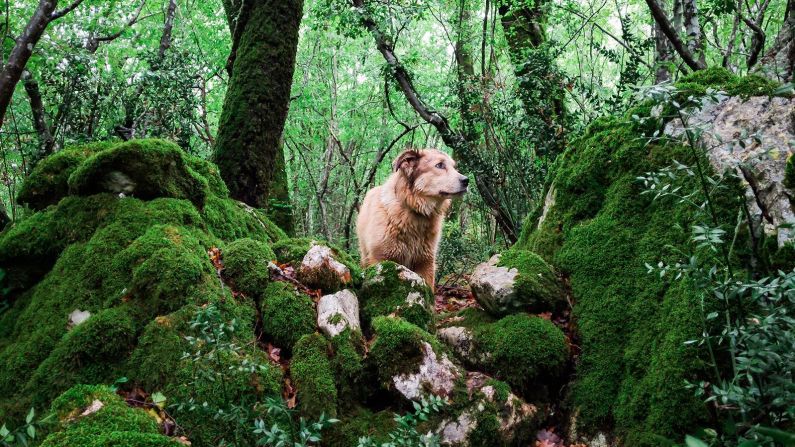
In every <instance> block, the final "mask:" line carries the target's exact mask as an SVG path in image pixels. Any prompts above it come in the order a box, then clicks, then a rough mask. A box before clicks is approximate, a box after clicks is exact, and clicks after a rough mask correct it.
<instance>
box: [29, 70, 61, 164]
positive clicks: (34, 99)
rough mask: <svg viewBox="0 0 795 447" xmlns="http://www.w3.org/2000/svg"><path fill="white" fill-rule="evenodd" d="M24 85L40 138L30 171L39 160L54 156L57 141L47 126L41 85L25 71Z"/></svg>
mask: <svg viewBox="0 0 795 447" xmlns="http://www.w3.org/2000/svg"><path fill="white" fill-rule="evenodd" d="M22 84H23V85H24V87H25V92H26V93H27V94H28V98H29V99H30V112H31V115H32V116H33V128H34V129H36V133H37V134H38V136H39V150H38V152H37V153H36V154H34V155H33V159H32V160H31V161H30V169H33V167H34V166H36V163H38V161H39V160H41V159H43V158H44V157H46V156H48V155H50V154H52V151H53V147H54V146H55V139H54V138H53V136H52V133H51V132H50V126H49V125H48V124H47V118H46V117H47V112H45V110H44V102H43V101H42V99H41V91H39V83H38V82H36V80H35V79H33V76H32V75H31V74H30V72H29V71H27V70H25V71H24V72H23V73H22Z"/></svg>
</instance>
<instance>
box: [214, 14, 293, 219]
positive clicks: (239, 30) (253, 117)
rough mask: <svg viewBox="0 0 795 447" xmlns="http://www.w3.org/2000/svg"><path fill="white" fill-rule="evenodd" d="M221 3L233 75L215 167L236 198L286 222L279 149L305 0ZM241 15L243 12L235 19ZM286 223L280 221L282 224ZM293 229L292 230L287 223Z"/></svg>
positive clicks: (287, 214) (286, 203)
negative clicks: (263, 209) (226, 28)
mask: <svg viewBox="0 0 795 447" xmlns="http://www.w3.org/2000/svg"><path fill="white" fill-rule="evenodd" d="M243 3H244V4H245V5H248V6H243V7H241V5H240V3H239V1H235V0H224V8H225V9H226V14H227V18H228V19H229V25H230V29H231V30H232V36H233V42H232V48H233V52H234V54H233V55H230V61H232V64H231V66H230V69H231V76H230V79H229V87H228V89H227V92H226V98H225V100H224V107H223V111H222V113H221V118H220V121H219V126H218V136H217V138H216V145H215V162H216V163H217V164H218V167H219V169H220V172H221V176H222V177H223V179H224V181H225V182H226V184H227V186H228V187H229V191H230V194H231V195H232V197H234V198H235V199H237V200H240V201H242V202H245V203H247V204H249V205H251V206H254V207H257V208H266V209H268V208H269V206H270V204H271V201H273V203H274V204H278V206H277V207H274V208H271V209H270V211H272V213H271V214H272V217H274V220H276V221H282V222H284V221H286V220H288V217H289V220H291V217H290V216H291V215H292V212H291V210H290V209H289V203H290V200H289V192H288V191H289V190H288V188H287V174H286V172H285V163H284V153H283V150H282V146H281V144H280V141H281V137H282V132H283V130H284V123H285V120H286V119H287V111H288V106H289V102H290V88H291V86H292V80H293V72H294V70H295V56H296V50H297V47H298V28H299V25H300V23H301V16H302V14H303V1H302V0H284V1H276V0H246V1H245V2H243ZM238 12H239V13H240V14H238ZM283 225H284V224H283ZM289 226H292V225H289Z"/></svg>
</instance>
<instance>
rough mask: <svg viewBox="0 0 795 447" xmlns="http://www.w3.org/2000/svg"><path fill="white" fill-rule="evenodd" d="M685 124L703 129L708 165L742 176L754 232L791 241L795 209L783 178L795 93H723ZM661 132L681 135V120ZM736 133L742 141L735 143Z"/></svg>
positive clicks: (794, 131)
mask: <svg viewBox="0 0 795 447" xmlns="http://www.w3.org/2000/svg"><path fill="white" fill-rule="evenodd" d="M688 124H689V125H690V126H691V127H694V126H697V127H699V128H701V129H703V130H704V132H703V134H702V137H701V140H702V142H703V143H704V144H705V146H706V147H707V148H708V149H709V151H708V156H709V160H710V163H711V164H712V167H713V168H714V169H715V170H716V171H718V172H725V171H727V170H729V171H734V172H736V173H737V174H738V175H739V177H740V178H741V179H743V180H744V183H745V187H746V194H745V195H746V201H747V203H748V206H749V209H750V210H751V213H752V216H753V217H754V220H755V222H757V223H759V224H760V225H759V226H758V228H757V232H760V230H761V231H764V232H765V233H766V234H768V235H774V236H775V237H776V240H777V241H778V245H779V246H782V245H784V244H785V243H786V242H788V241H792V240H793V238H795V228H788V226H789V225H792V224H795V214H793V210H792V203H791V202H790V199H789V193H788V191H787V190H786V188H785V187H784V184H783V180H784V170H785V168H786V164H787V158H788V157H789V156H790V155H792V153H793V152H795V148H794V147H793V140H795V99H792V98H768V97H752V98H749V99H748V100H743V99H742V98H739V97H724V98H722V99H720V100H719V101H718V102H717V103H709V104H706V105H704V107H703V108H702V109H701V110H700V111H699V112H698V113H696V114H695V115H693V116H692V117H691V118H689V123H688ZM665 132H666V133H667V134H668V135H672V136H681V135H683V132H684V130H683V126H682V123H681V121H679V120H675V121H672V122H671V123H669V124H668V125H667V126H666V128H665ZM754 136H755V137H756V138H752V137H754ZM740 138H742V139H743V141H744V143H745V147H742V146H740V145H739V144H737V141H738V139H740ZM757 139H758V141H757ZM787 224H789V225H787Z"/></svg>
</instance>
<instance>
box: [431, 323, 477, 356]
mask: <svg viewBox="0 0 795 447" xmlns="http://www.w3.org/2000/svg"><path fill="white" fill-rule="evenodd" d="M436 337H437V338H438V339H439V340H441V341H442V343H444V344H445V345H447V346H448V347H449V348H450V349H452V350H453V352H454V353H455V354H456V355H457V356H459V357H460V358H462V359H472V358H473V357H474V356H475V347H474V339H473V336H472V331H471V330H469V329H468V328H465V327H462V326H451V327H445V328H441V329H439V330H437V331H436Z"/></svg>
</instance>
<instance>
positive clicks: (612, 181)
mask: <svg viewBox="0 0 795 447" xmlns="http://www.w3.org/2000/svg"><path fill="white" fill-rule="evenodd" d="M706 74H707V73H701V76H705V75H706ZM721 76H723V75H720V74H719V73H718V74H716V77H717V79H715V80H714V81H715V82H718V81H720V82H723V81H725V79H721ZM645 116H647V117H648V110H647V111H646V115H645ZM641 118H643V116H641ZM645 132H646V130H645V129H644V128H643V125H641V124H640V123H639V122H638V121H636V120H631V119H629V118H627V119H623V118H616V117H607V118H601V119H598V120H596V121H595V122H594V123H592V124H591V125H590V126H589V127H588V129H586V131H585V132H583V133H582V134H581V135H579V136H577V137H575V138H572V139H571V141H570V144H569V148H568V149H567V150H566V152H564V153H563V154H562V155H560V156H559V157H558V159H557V160H556V166H555V168H554V169H553V170H551V178H550V180H549V185H550V186H548V190H554V194H553V196H554V204H553V205H552V206H551V207H549V209H548V210H546V213H544V220H543V221H542V222H539V220H538V219H539V217H540V216H541V213H537V214H536V218H535V219H528V220H527V221H526V223H525V226H524V228H523V231H522V234H521V236H520V238H519V242H518V243H517V246H516V248H517V249H522V250H530V251H534V252H536V253H538V254H539V255H541V256H542V257H543V258H544V259H545V260H546V261H548V262H549V263H550V264H552V265H554V266H555V267H556V268H557V269H558V270H559V271H560V273H561V274H562V275H563V276H564V277H566V278H567V280H568V283H569V285H570V293H571V297H572V301H573V303H574V308H573V315H574V317H575V318H576V321H577V329H578V336H579V341H578V343H577V345H578V346H579V347H580V348H581V354H580V356H579V361H578V363H577V370H576V380H575V381H574V383H573V385H572V387H571V397H570V402H571V406H572V408H574V409H575V410H576V411H577V412H578V418H577V429H578V432H579V433H586V434H591V433H594V432H596V431H599V430H604V429H610V430H611V431H612V433H614V434H616V435H617V436H619V437H621V438H622V439H625V440H627V441H626V445H654V444H649V443H648V442H645V441H644V443H640V440H643V439H653V438H655V437H656V439H660V438H668V439H678V440H681V435H682V433H692V432H695V429H696V428H697V427H699V426H704V425H703V424H708V421H709V420H710V415H709V412H708V411H707V407H706V406H705V404H704V402H703V401H702V400H701V399H699V398H697V397H696V396H695V395H694V394H693V392H692V390H688V389H685V388H684V387H682V386H681V384H682V383H684V381H685V380H687V381H690V382H693V381H698V380H709V377H711V376H710V372H709V366H708V365H706V364H705V363H704V361H703V357H702V356H701V355H700V354H701V353H699V352H698V348H696V347H695V346H689V345H685V342H686V341H688V340H692V339H697V338H698V337H699V336H700V334H701V327H702V325H701V323H699V322H700V321H701V320H702V319H703V312H704V309H702V308H700V306H699V303H700V302H701V301H700V298H699V295H700V293H701V292H700V291H699V289H698V288H697V287H695V285H693V284H691V283H689V282H688V281H684V282H682V281H672V280H671V278H669V277H667V276H666V277H663V278H660V277H659V275H655V274H649V272H648V271H647V269H646V267H645V264H646V263H648V264H651V265H656V264H657V263H658V262H663V263H664V264H669V265H673V264H675V263H676V262H680V261H681V254H682V252H685V253H687V252H690V251H691V250H692V249H693V247H692V245H690V241H691V236H692V235H691V232H690V229H691V228H692V226H693V225H698V224H699V223H700V222H702V218H703V216H702V215H700V211H698V210H696V209H694V208H692V207H690V206H688V205H685V204H682V203H680V202H678V201H676V200H674V199H672V198H660V199H658V200H652V197H650V195H647V194H642V192H643V191H644V188H643V184H642V183H640V182H638V180H637V178H638V177H639V176H643V175H647V173H648V172H655V171H658V170H660V169H662V168H665V167H668V166H671V165H673V163H674V160H676V161H678V162H679V163H684V164H688V165H693V164H694V163H695V162H696V161H699V162H700V163H701V165H702V166H709V162H708V160H706V159H705V158H703V157H702V156H701V155H700V154H696V155H694V152H693V151H692V150H690V148H687V147H683V146H681V144H679V143H678V142H675V141H669V140H659V141H656V142H654V143H652V144H648V139H647V138H644V137H643V135H644V134H645ZM695 157H700V159H696V158H695ZM723 186H724V188H721V189H720V190H716V191H714V192H713V194H712V197H711V199H712V203H713V205H714V207H715V211H716V213H717V218H718V220H719V221H720V222H736V215H737V214H736V213H737V210H738V208H739V206H740V205H741V202H740V199H739V198H741V197H742V196H743V187H742V186H741V185H739V183H737V182H735V181H734V180H731V179H727V180H726V182H725V183H724V184H723ZM676 187H681V188H682V190H683V191H688V192H689V191H698V190H699V189H698V188H699V185H698V184H697V183H696V180H695V179H694V178H693V177H689V176H682V177H679V178H678V179H677V184H676ZM726 228H727V230H728V231H727V233H728V234H727V235H726V239H727V240H733V238H734V231H733V228H734V225H733V224H732V225H729V226H726ZM747 243H748V236H747V235H743V234H738V235H737V239H736V242H735V247H737V248H738V249H737V250H735V252H736V253H737V254H738V262H737V265H736V266H735V267H736V269H737V270H736V271H740V270H742V268H743V265H747V262H748V261H749V260H748V259H744V260H742V261H740V259H742V258H741V256H742V255H741V254H740V252H742V250H740V249H739V247H743V246H746V244H747ZM697 255H698V257H699V259H700V260H702V261H703V262H710V263H711V262H713V261H714V260H713V257H714V256H715V254H714V253H710V252H709V250H708V249H704V250H697ZM714 262H715V263H716V265H717V264H720V263H721V261H714ZM705 304H707V305H709V304H710V303H705ZM636 441H637V442H638V443H636V444H633V442H636Z"/></svg>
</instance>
